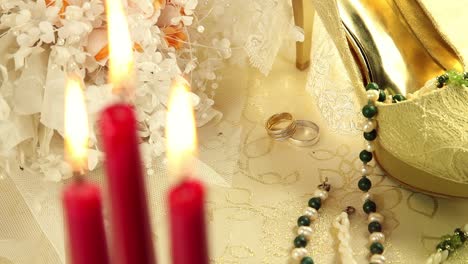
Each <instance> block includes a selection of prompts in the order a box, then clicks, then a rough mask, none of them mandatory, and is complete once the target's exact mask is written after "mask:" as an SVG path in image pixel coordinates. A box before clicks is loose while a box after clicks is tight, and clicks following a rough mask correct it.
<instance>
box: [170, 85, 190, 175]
mask: <svg viewBox="0 0 468 264" xmlns="http://www.w3.org/2000/svg"><path fill="white" fill-rule="evenodd" d="M166 138H167V157H168V161H169V172H170V173H171V175H172V176H173V180H178V179H179V178H180V177H185V176H188V175H187V174H188V173H189V172H190V169H192V165H193V164H192V159H193V156H194V155H195V152H196V141H197V139H196V138H197V135H196V128H195V118H194V114H193V106H192V100H191V94H190V92H189V84H188V83H187V81H186V80H185V79H182V78H178V79H177V80H175V81H174V82H173V85H172V91H171V96H170V99H169V106H168V112H167V122H166Z"/></svg>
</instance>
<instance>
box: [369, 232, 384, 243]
mask: <svg viewBox="0 0 468 264" xmlns="http://www.w3.org/2000/svg"><path fill="white" fill-rule="evenodd" d="M369 242H370V243H371V244H372V243H375V242H379V243H381V244H383V243H384V242H385V235H384V234H383V233H381V232H374V233H372V234H370V235H369Z"/></svg>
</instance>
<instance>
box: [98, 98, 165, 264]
mask: <svg viewBox="0 0 468 264" xmlns="http://www.w3.org/2000/svg"><path fill="white" fill-rule="evenodd" d="M100 128H101V135H102V140H103V147H104V152H105V168H106V174H107V181H108V188H109V196H110V203H111V216H112V218H111V220H112V221H111V226H112V235H113V240H112V242H113V244H112V245H111V246H112V255H113V257H115V259H114V258H113V263H118V264H154V263H156V260H155V254H154V248H153V241H152V233H151V226H150V218H149V214H148V206H147V201H146V190H145V182H144V178H143V173H142V164H141V160H140V153H139V149H138V139H137V134H136V120H135V115H134V111H133V108H132V107H131V106H130V105H126V104H115V105H112V106H110V107H108V108H106V109H105V110H104V111H103V112H102V114H101V120H100Z"/></svg>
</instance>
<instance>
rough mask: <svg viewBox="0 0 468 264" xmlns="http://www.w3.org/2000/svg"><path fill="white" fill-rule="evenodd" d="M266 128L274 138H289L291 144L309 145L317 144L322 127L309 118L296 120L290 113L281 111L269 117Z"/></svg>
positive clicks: (279, 139) (282, 139)
mask: <svg viewBox="0 0 468 264" xmlns="http://www.w3.org/2000/svg"><path fill="white" fill-rule="evenodd" d="M265 129H266V130H267V133H268V135H269V136H270V137H271V138H273V139H274V140H278V141H285V140H288V141H289V142H290V143H291V144H293V145H296V146H300V147H307V146H312V145H314V144H316V143H317V142H318V140H319V138H320V128H319V126H318V125H317V124H315V123H314V122H312V121H308V120H296V119H295V118H294V117H293V116H292V114H290V113H286V112H285V113H279V114H275V115H273V116H271V117H270V118H268V120H267V122H266V124H265Z"/></svg>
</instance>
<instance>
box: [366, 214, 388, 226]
mask: <svg viewBox="0 0 468 264" xmlns="http://www.w3.org/2000/svg"><path fill="white" fill-rule="evenodd" d="M384 219H385V217H384V216H383V215H381V214H379V213H370V214H369V217H368V218H367V220H368V221H369V223H370V222H379V223H381V224H382V223H383V221H384Z"/></svg>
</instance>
